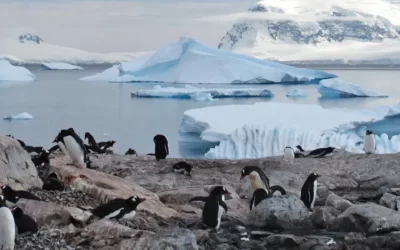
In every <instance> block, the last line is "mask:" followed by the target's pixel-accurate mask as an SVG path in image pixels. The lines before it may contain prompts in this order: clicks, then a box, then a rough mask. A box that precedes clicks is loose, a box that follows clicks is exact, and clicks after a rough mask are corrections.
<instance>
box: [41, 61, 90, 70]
mask: <svg viewBox="0 0 400 250" xmlns="http://www.w3.org/2000/svg"><path fill="white" fill-rule="evenodd" d="M42 69H44V70H80V69H83V68H82V67H80V66H76V65H72V64H69V63H63V62H50V63H42Z"/></svg>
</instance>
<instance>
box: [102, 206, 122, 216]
mask: <svg viewBox="0 0 400 250" xmlns="http://www.w3.org/2000/svg"><path fill="white" fill-rule="evenodd" d="M122 209H123V208H122V207H121V208H120V209H118V210H115V211H114V212H112V213H110V214H108V215H107V216H104V219H110V218H112V217H115V216H117V215H118V214H119V212H121V210H122Z"/></svg>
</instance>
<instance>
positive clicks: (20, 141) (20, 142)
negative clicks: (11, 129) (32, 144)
mask: <svg viewBox="0 0 400 250" xmlns="http://www.w3.org/2000/svg"><path fill="white" fill-rule="evenodd" d="M6 136H7V137H10V138H13V139H14V140H17V141H18V142H19V144H20V145H21V147H25V146H26V144H25V142H23V141H22V140H19V139H17V138H15V137H14V136H12V135H6Z"/></svg>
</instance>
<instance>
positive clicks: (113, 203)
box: [92, 196, 146, 220]
mask: <svg viewBox="0 0 400 250" xmlns="http://www.w3.org/2000/svg"><path fill="white" fill-rule="evenodd" d="M145 200H146V199H144V198H139V197H137V196H131V197H129V198H128V199H120V198H117V199H113V200H110V201H109V202H107V203H106V204H103V205H100V206H98V207H96V208H95V209H93V210H92V214H93V215H96V216H98V217H100V218H102V219H103V218H104V219H125V220H131V219H132V218H133V217H134V216H135V214H136V207H137V206H138V205H139V204H140V203H141V202H143V201H145Z"/></svg>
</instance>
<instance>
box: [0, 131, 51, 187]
mask: <svg viewBox="0 0 400 250" xmlns="http://www.w3.org/2000/svg"><path fill="white" fill-rule="evenodd" d="M0 171H1V174H0V183H1V185H6V184H8V185H10V186H11V187H12V188H13V189H16V190H28V189H30V188H34V187H40V188H41V187H42V185H43V183H42V181H41V180H40V178H39V176H38V173H37V170H36V168H35V166H34V165H33V162H32V161H31V157H30V156H29V154H28V153H27V152H26V151H25V150H24V149H23V148H22V147H21V145H20V144H19V142H18V141H17V140H15V139H13V138H11V137H8V136H0Z"/></svg>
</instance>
